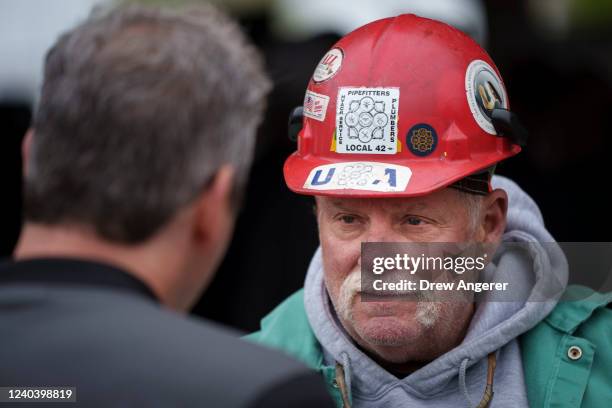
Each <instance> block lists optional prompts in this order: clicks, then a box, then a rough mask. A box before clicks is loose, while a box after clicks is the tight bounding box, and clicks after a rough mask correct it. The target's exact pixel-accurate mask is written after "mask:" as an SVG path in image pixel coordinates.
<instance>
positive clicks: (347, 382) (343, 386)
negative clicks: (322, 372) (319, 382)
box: [336, 351, 351, 408]
mask: <svg viewBox="0 0 612 408" xmlns="http://www.w3.org/2000/svg"><path fill="white" fill-rule="evenodd" d="M340 357H341V358H342V363H336V384H338V388H339V389H340V394H341V395H342V404H343V406H344V408H351V397H350V392H351V360H350V359H349V355H348V353H347V352H345V351H343V352H342V353H340Z"/></svg>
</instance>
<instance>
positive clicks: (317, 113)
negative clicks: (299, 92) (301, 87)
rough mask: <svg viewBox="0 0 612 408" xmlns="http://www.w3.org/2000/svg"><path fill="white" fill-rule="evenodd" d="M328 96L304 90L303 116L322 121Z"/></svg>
mask: <svg viewBox="0 0 612 408" xmlns="http://www.w3.org/2000/svg"><path fill="white" fill-rule="evenodd" d="M328 103H329V96H327V95H322V94H318V93H316V92H312V91H306V96H305V97H304V116H306V117H308V118H312V119H316V120H320V121H321V122H323V121H324V120H325V114H326V113H327V104H328Z"/></svg>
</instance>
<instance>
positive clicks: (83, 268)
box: [0, 258, 159, 302]
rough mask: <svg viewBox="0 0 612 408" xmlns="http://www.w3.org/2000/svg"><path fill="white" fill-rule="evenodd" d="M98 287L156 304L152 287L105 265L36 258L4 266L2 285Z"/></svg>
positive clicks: (120, 270)
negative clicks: (126, 293) (152, 301)
mask: <svg viewBox="0 0 612 408" xmlns="http://www.w3.org/2000/svg"><path fill="white" fill-rule="evenodd" d="M5 284H43V285H61V286H73V285H75V286H94V287H98V288H106V289H112V290H119V291H124V292H129V293H132V294H134V295H138V296H144V297H147V298H149V299H151V300H154V301H156V302H158V301H159V299H158V298H157V297H156V296H155V294H154V293H153V291H152V290H151V288H150V287H148V286H147V285H146V284H145V283H144V282H142V281H141V280H139V279H137V278H136V277H134V275H132V274H130V273H128V272H126V271H124V270H122V269H120V268H118V267H116V266H111V265H108V264H105V263H101V262H96V261H90V260H79V259H70V258H33V259H26V260H19V261H7V262H3V263H2V264H0V285H5Z"/></svg>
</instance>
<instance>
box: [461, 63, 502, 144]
mask: <svg viewBox="0 0 612 408" xmlns="http://www.w3.org/2000/svg"><path fill="white" fill-rule="evenodd" d="M465 93H466V95H467V100H468V104H469V106H470V110H471V111H472V115H474V119H475V120H476V123H478V125H479V126H480V127H481V128H482V129H483V130H484V131H485V132H487V133H490V134H492V135H496V134H497V132H496V131H495V128H494V127H493V122H492V121H491V113H492V112H493V109H494V108H496V107H497V108H503V109H508V96H507V95H506V89H505V88H504V85H503V84H502V81H501V79H500V78H499V76H498V75H497V73H496V72H495V70H494V69H493V67H491V66H490V65H489V64H487V63H486V62H485V61H482V60H475V61H472V62H471V63H470V65H469V66H468V68H467V72H466V74H465Z"/></svg>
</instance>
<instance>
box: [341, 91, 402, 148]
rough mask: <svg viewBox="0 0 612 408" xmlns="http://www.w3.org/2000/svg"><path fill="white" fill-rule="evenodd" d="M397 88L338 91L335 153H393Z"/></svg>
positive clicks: (398, 92) (395, 138) (395, 133)
mask: <svg viewBox="0 0 612 408" xmlns="http://www.w3.org/2000/svg"><path fill="white" fill-rule="evenodd" d="M399 95H400V91H399V88H340V89H339V90H338V100H337V101H336V152H337V153H361V154H395V153H397V112H398V105H399Z"/></svg>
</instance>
